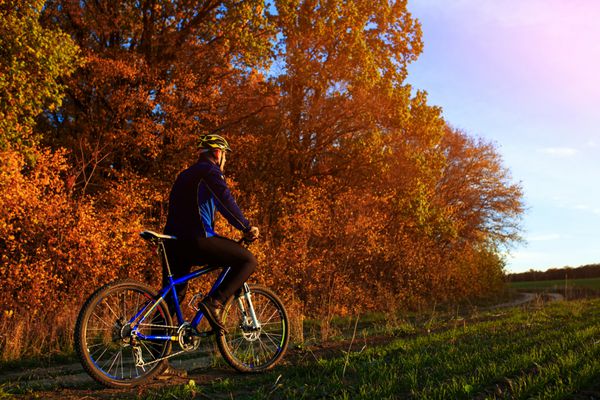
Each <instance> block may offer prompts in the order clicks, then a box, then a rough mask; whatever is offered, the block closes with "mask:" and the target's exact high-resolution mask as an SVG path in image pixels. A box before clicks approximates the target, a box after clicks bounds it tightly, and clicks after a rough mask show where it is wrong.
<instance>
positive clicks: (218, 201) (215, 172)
mask: <svg viewBox="0 0 600 400" xmlns="http://www.w3.org/2000/svg"><path fill="white" fill-rule="evenodd" d="M206 185H207V186H208V190H210V192H211V193H212V195H213V197H214V199H215V206H216V207H217V210H219V212H220V213H221V214H222V215H223V216H224V217H225V219H227V221H228V222H229V223H230V224H231V225H233V226H234V227H236V228H237V229H239V230H241V231H243V232H246V231H248V230H249V229H250V222H249V221H248V220H247V219H246V218H245V217H244V213H243V212H242V210H240V207H239V206H238V205H237V203H236V201H235V199H234V198H233V195H232V194H231V191H230V190H229V187H228V186H227V183H226V182H225V179H224V178H223V174H221V171H220V170H219V169H218V168H216V167H215V168H210V170H209V172H208V174H207V179H206Z"/></svg>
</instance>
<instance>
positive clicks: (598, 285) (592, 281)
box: [510, 278, 600, 290]
mask: <svg viewBox="0 0 600 400" xmlns="http://www.w3.org/2000/svg"><path fill="white" fill-rule="evenodd" d="M565 284H566V286H567V287H581V288H588V289H594V290H600V278H588V279H567V281H566V282H565V280H564V279H559V280H554V281H528V282H511V283H510V287H511V288H513V289H518V290H536V289H538V290H539V289H542V290H543V289H554V290H564V288H565Z"/></svg>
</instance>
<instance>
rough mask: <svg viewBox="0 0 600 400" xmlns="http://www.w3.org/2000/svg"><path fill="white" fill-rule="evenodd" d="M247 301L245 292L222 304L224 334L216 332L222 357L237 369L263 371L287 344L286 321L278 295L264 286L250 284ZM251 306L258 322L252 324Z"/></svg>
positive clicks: (275, 360)
mask: <svg viewBox="0 0 600 400" xmlns="http://www.w3.org/2000/svg"><path fill="white" fill-rule="evenodd" d="M250 298H251V303H252V304H251V305H250V304H249V303H248V301H247V298H246V297H245V294H244V293H242V294H241V295H240V296H239V297H237V296H233V297H232V298H231V299H229V301H228V302H227V303H226V304H225V307H224V312H223V323H224V324H225V327H226V328H227V333H226V334H223V333H222V334H220V335H217V345H218V347H219V351H220V352H221V354H222V355H223V358H224V359H225V361H227V363H228V364H229V365H231V366H232V367H233V368H235V369H236V370H238V371H240V372H261V371H266V370H268V369H270V368H272V367H273V366H275V364H277V363H278V362H279V361H280V360H281V358H282V357H283V355H284V354H285V351H286V349H287V346H288V342H289V331H290V330H289V321H288V316H287V313H286V311H285V308H284V306H283V304H282V302H281V300H279V297H277V295H276V294H275V293H274V292H273V291H272V290H270V289H268V288H266V287H264V286H258V285H251V286H250ZM251 307H252V308H253V310H254V313H255V315H256V318H257V320H258V322H259V323H260V327H259V328H254V325H253V321H252V316H251V312H250V310H251Z"/></svg>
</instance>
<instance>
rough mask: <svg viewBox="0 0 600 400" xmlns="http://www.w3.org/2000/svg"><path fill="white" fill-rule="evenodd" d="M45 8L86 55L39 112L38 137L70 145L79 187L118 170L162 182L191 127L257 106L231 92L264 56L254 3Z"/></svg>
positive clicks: (53, 1)
mask: <svg viewBox="0 0 600 400" xmlns="http://www.w3.org/2000/svg"><path fill="white" fill-rule="evenodd" d="M44 15H45V23H46V24H47V25H57V26H59V27H61V29H63V30H64V31H66V32H68V33H69V34H70V35H71V37H73V38H74V40H75V41H76V42H77V43H78V45H79V46H80V47H81V48H82V52H83V54H84V56H85V59H86V61H87V63H86V66H85V67H84V68H82V69H80V70H79V71H78V73H77V74H75V75H74V76H73V77H72V78H71V79H70V80H69V82H68V86H69V90H68V96H67V98H66V99H65V101H64V104H63V107H61V109H59V110H56V111H55V112H49V113H48V115H47V123H48V126H47V131H48V135H47V136H46V138H47V142H48V143H50V144H52V145H53V146H57V145H59V146H64V147H66V148H68V149H71V150H72V153H71V154H72V157H73V158H74V160H73V161H74V164H75V165H76V166H77V169H76V170H75V171H74V176H75V177H76V188H77V189H78V190H79V192H80V193H81V192H83V193H85V192H90V191H91V193H94V192H97V191H101V190H104V189H106V187H108V186H110V184H111V182H114V181H115V180H116V177H118V176H120V175H122V174H125V176H127V175H130V174H133V175H141V176H154V177H155V179H156V180H157V182H156V183H157V184H160V183H161V182H162V181H163V180H164V181H167V182H168V181H170V180H171V179H172V178H173V175H174V174H175V172H177V171H178V170H179V169H180V168H181V166H182V165H183V164H184V163H185V162H188V161H189V160H190V159H191V158H192V157H193V156H194V153H195V142H196V138H197V136H198V134H199V133H201V132H208V131H212V130H215V129H218V128H219V127H221V126H222V125H223V124H224V123H225V122H226V121H227V120H228V119H230V118H231V119H235V118H239V117H240V114H243V113H245V112H253V111H256V110H255V109H253V108H252V107H250V111H248V110H247V108H246V107H244V102H243V101H239V100H240V98H239V97H236V96H234V94H236V93H239V92H240V87H241V88H243V87H244V86H245V85H247V84H252V79H253V76H254V75H255V74H256V68H257V67H260V66H262V65H264V64H265V63H266V62H267V61H268V56H269V43H270V42H269V40H270V34H271V31H270V28H269V24H268V20H267V16H266V10H265V8H264V4H263V2H262V1H258V0H251V1H243V2H237V1H233V0H226V1H215V0H210V1H204V2H198V1H189V0H177V1H172V0H149V1H134V0H126V1H121V0H118V1H117V0H110V1H108V0H107V1H102V2H92V1H70V0H48V1H47V2H46V7H45V10H44ZM248 82H250V83H248ZM234 100H236V101H235V102H234Z"/></svg>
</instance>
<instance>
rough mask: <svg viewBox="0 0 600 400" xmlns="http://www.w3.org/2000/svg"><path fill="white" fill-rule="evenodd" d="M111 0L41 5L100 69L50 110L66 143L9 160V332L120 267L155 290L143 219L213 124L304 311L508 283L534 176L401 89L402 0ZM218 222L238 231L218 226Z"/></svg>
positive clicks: (270, 255)
mask: <svg viewBox="0 0 600 400" xmlns="http://www.w3.org/2000/svg"><path fill="white" fill-rule="evenodd" d="M109 3H111V2H74V1H70V0H48V1H47V2H46V7H45V8H44V13H43V21H44V23H45V24H46V25H47V26H52V27H60V28H61V29H63V30H64V31H65V32H66V33H68V34H69V35H70V36H71V38H73V40H75V41H76V42H77V44H78V45H79V46H80V48H81V53H82V54H83V56H84V57H85V61H86V62H85V64H84V65H83V66H82V67H80V68H79V69H78V70H77V71H76V72H75V73H74V74H73V75H71V76H70V77H65V78H64V81H65V85H66V86H67V95H66V96H65V98H64V99H63V101H62V106H61V107H60V108H56V107H54V106H52V107H48V108H46V109H45V113H44V114H43V115H42V116H41V117H39V118H38V122H39V124H38V126H37V130H38V131H39V132H41V133H42V134H43V140H42V142H43V143H44V144H45V145H46V146H47V147H48V148H50V149H52V150H40V148H38V147H35V146H34V147H32V148H31V149H30V150H28V151H29V153H30V154H31V156H29V157H30V158H31V157H32V158H33V159H35V162H33V163H32V162H27V161H26V160H25V157H24V156H23V155H22V154H21V153H20V152H18V151H16V150H14V149H11V148H10V147H9V148H6V149H4V150H2V152H1V154H0V163H1V169H0V257H1V260H2V269H1V270H0V278H1V279H2V282H5V283H4V285H5V287H4V290H3V291H2V293H1V294H0V296H1V297H0V303H1V304H2V305H3V307H4V309H3V312H2V314H0V318H1V320H0V328H1V329H3V330H7V329H9V327H10V320H11V318H13V316H14V315H18V314H19V313H21V314H22V313H30V314H35V315H40V314H41V313H42V311H44V312H45V313H46V314H51V313H53V312H55V311H57V310H60V309H64V308H65V307H67V308H70V309H72V310H75V311H76V310H77V308H78V307H79V306H80V303H81V300H82V299H83V297H85V296H87V295H88V294H89V293H90V292H91V291H93V290H94V289H95V288H96V287H98V286H99V285H101V284H102V283H104V282H107V281H109V280H111V279H114V278H117V277H123V276H134V277H137V278H140V279H143V280H146V281H150V282H152V283H154V284H158V282H159V274H160V264H159V262H158V261H157V259H156V258H155V255H154V254H152V252H151V251H149V250H148V248H147V246H146V244H145V243H143V241H142V240H140V239H139V237H138V232H139V231H141V230H143V229H146V228H151V229H154V230H158V231H159V230H160V229H161V227H162V225H163V224H164V220H165V210H166V206H167V204H166V201H167V196H168V192H169V187H170V185H171V184H172V182H173V180H174V178H175V176H176V174H177V173H178V172H179V171H180V170H181V169H183V168H184V167H185V166H186V165H188V164H189V163H191V162H193V160H194V159H195V157H196V149H195V146H194V142H195V140H196V138H197V136H198V134H199V133H203V132H207V131H218V132H221V133H223V134H224V135H225V136H227V138H228V140H229V142H230V143H231V144H232V147H233V148H234V153H233V156H232V157H231V160H230V161H229V163H228V166H227V171H226V173H227V175H228V176H229V177H230V184H231V186H232V189H233V191H234V193H235V194H236V196H237V197H238V200H239V203H240V205H241V206H242V209H244V210H245V211H246V214H247V216H248V217H249V219H250V220H251V221H252V222H253V223H254V224H256V225H258V226H259V227H260V228H261V232H262V237H263V240H262V241H261V242H260V243H259V244H258V245H254V246H253V247H252V250H253V252H255V253H256V255H257V258H258V260H259V268H258V270H257V272H256V273H255V275H254V276H253V277H252V278H251V279H254V280H259V281H261V282H264V283H266V284H267V285H269V286H272V287H274V288H275V289H276V290H278V291H279V293H282V294H283V295H284V297H285V298H286V301H287V303H288V305H289V307H290V308H293V309H294V310H295V312H296V313H298V314H303V315H314V316H318V317H321V318H324V319H328V318H330V317H331V316H332V315H334V314H348V313H355V312H359V311H361V310H386V311H392V310H395V309H406V308H416V307H420V306H422V305H424V304H428V303H432V302H452V301H461V300H468V299H472V298H476V297H480V296H485V295H488V294H489V293H491V292H493V291H494V290H498V289H499V288H500V287H501V284H502V275H503V260H502V258H501V256H500V254H501V250H502V249H503V248H504V247H505V246H507V245H509V244H510V243H511V242H512V241H514V240H517V239H518V232H519V216H520V214H521V213H522V211H523V204H522V193H521V189H520V187H519V186H518V185H515V184H513V183H511V181H510V175H509V173H508V171H507V170H506V168H505V167H504V166H503V165H502V160H501V159H500V157H499V155H498V153H497V152H496V150H495V149H494V147H493V146H492V145H490V144H488V143H484V142H482V141H477V140H474V139H472V138H469V137H468V136H467V135H466V134H464V133H462V132H458V131H456V130H454V129H452V128H451V127H449V126H448V125H447V123H446V122H445V121H444V119H443V118H442V116H441V110H440V109H439V108H438V107H434V106H431V105H429V104H428V103H427V96H426V93H425V92H417V93H415V94H412V91H411V88H410V87H409V86H407V85H405V84H404V79H405V77H406V66H407V64H408V63H409V62H410V61H412V60H414V59H415V58H416V57H417V56H418V55H419V53H420V51H421V48H422V42H421V32H420V27H419V24H418V21H416V20H414V19H413V18H412V17H411V16H410V14H409V13H408V11H407V10H406V2H402V1H398V2H393V5H392V6H390V3H389V2H388V1H379V0H377V1H373V0H363V1H358V0H357V1H350V2H348V1H341V0H340V1H338V0H334V1H330V2H314V1H296V2H289V1H283V0H281V1H275V5H274V8H269V7H265V6H264V2H262V1H258V0H252V1H247V2H243V3H242V5H240V4H239V3H238V2H231V1H207V2H200V3H198V2H189V1H183V0H182V1H172V0H157V1H154V2H136V1H120V2H116V3H118V5H119V6H114V7H108V6H106V4H109ZM234 4H235V5H236V6H235V7H234V6H233V5H234ZM274 10H276V11H277V13H276V15H272V14H271V13H272V12H274ZM270 64H272V65H274V66H275V68H273V69H272V70H269V66H270ZM55 104H59V102H55ZM217 231H219V232H220V233H222V234H224V235H226V236H234V235H236V232H234V231H233V229H232V228H231V227H228V226H227V225H226V224H225V222H224V221H223V220H221V221H219V222H218V229H217ZM199 289H201V288H200V287H198V288H196V287H194V288H193V289H192V291H193V290H199ZM75 311H72V313H73V315H74V312H75ZM11 312H12V313H11ZM57 318H58V317H57ZM67 319H68V318H67ZM71 319H72V318H71ZM7 321H8V322H7ZM65 326H68V324H66V325H65ZM65 329H67V328H65ZM5 345H6V344H5Z"/></svg>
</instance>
